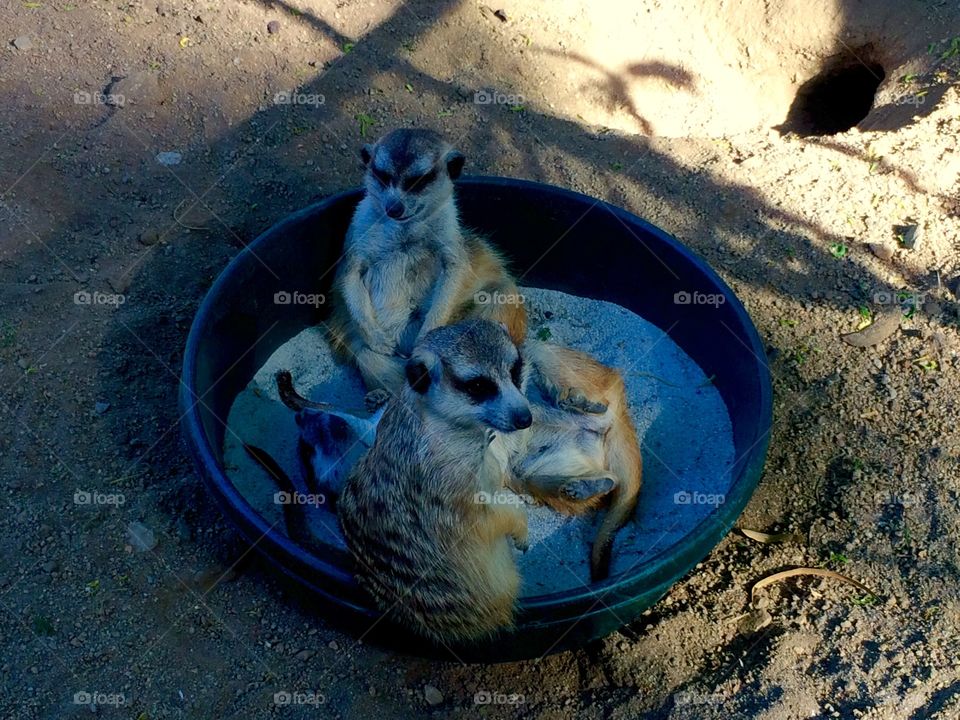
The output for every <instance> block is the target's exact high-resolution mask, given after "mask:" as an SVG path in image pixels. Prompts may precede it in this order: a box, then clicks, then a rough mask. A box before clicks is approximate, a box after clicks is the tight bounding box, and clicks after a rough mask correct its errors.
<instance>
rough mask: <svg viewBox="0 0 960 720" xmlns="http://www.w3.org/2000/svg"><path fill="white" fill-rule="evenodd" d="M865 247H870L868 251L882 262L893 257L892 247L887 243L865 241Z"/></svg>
mask: <svg viewBox="0 0 960 720" xmlns="http://www.w3.org/2000/svg"><path fill="white" fill-rule="evenodd" d="M867 247H868V248H870V252H872V253H873V254H874V255H876V256H877V257H878V258H880V259H881V260H883V261H884V262H887V261H889V260H890V258H892V257H893V253H894V248H893V247H892V246H891V245H888V244H887V243H867Z"/></svg>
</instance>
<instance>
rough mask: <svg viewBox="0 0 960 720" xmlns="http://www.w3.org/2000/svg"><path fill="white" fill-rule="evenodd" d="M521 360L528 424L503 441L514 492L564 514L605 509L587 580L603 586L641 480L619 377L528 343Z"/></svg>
mask: <svg viewBox="0 0 960 720" xmlns="http://www.w3.org/2000/svg"><path fill="white" fill-rule="evenodd" d="M521 354H522V356H523V358H524V361H525V362H524V370H523V381H522V388H523V393H524V395H525V396H526V397H527V399H528V401H529V402H530V407H531V409H532V411H533V424H532V425H531V427H530V429H529V430H525V431H524V432H522V433H515V434H513V435H510V436H508V437H506V438H505V444H506V446H507V452H508V455H509V461H510V466H511V470H512V475H513V477H514V478H516V480H515V482H516V485H514V486H513V487H514V489H515V490H516V491H517V492H524V493H529V494H530V495H532V496H533V497H534V498H535V499H536V500H538V501H539V502H542V503H544V504H546V505H549V506H550V507H552V508H553V509H554V510H557V511H559V512H562V513H566V514H569V515H578V514H581V513H584V512H587V511H589V510H595V509H597V508H599V507H600V506H601V505H603V504H607V506H608V507H607V513H606V515H605V516H604V518H603V520H602V522H601V523H600V528H599V529H598V530H597V535H596V537H595V538H594V541H593V547H592V550H591V553H590V577H591V578H592V579H593V580H594V581H597V580H602V579H604V578H606V577H607V576H608V575H609V574H610V559H611V550H612V549H613V541H614V539H615V538H616V534H617V531H618V530H620V528H622V527H623V526H624V525H625V524H626V523H627V522H628V521H629V520H630V518H631V517H632V516H633V513H634V511H635V509H636V506H637V497H638V495H639V493H640V485H641V481H642V478H641V476H642V467H643V466H642V459H641V456H640V443H639V441H638V440H637V432H636V429H635V428H634V426H633V421H632V420H631V419H630V412H629V408H628V407H627V399H626V388H625V387H624V384H623V377H622V376H621V375H620V373H619V372H617V371H616V370H615V369H613V368H611V367H608V366H606V365H603V364H602V363H600V362H598V361H597V360H595V359H593V358H592V357H590V356H589V355H587V354H586V353H582V352H579V351H577V350H571V349H569V348H564V347H559V346H557V345H551V344H549V343H545V342H540V341H536V340H529V341H527V342H526V343H525V344H524V345H523V347H522V349H521Z"/></svg>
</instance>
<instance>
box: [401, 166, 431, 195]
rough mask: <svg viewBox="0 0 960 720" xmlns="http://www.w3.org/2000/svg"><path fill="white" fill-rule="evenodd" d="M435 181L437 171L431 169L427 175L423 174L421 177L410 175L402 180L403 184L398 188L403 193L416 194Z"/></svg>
mask: <svg viewBox="0 0 960 720" xmlns="http://www.w3.org/2000/svg"><path fill="white" fill-rule="evenodd" d="M436 179H437V171H436V169H433V170H431V171H430V172H428V173H424V174H423V175H412V176H409V177H405V178H404V179H403V182H402V183H400V187H402V188H403V189H404V191H405V192H413V193H416V192H420V191H421V190H423V189H424V188H425V187H426V186H427V185H429V184H430V183H432V182H433V181H434V180H436Z"/></svg>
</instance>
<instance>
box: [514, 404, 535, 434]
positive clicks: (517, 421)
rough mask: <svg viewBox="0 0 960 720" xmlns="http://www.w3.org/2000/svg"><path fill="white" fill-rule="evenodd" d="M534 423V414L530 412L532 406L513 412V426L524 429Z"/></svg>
mask: <svg viewBox="0 0 960 720" xmlns="http://www.w3.org/2000/svg"><path fill="white" fill-rule="evenodd" d="M532 424H533V415H531V414H530V408H523V409H522V410H515V411H514V413H513V427H515V428H516V429H517V430H523V429H525V428H528V427H530V425H532Z"/></svg>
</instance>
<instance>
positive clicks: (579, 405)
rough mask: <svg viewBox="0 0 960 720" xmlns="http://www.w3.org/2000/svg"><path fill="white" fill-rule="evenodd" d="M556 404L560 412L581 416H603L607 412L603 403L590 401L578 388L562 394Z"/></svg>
mask: <svg viewBox="0 0 960 720" xmlns="http://www.w3.org/2000/svg"><path fill="white" fill-rule="evenodd" d="M557 404H558V405H559V406H560V409H562V410H566V411H568V412H576V413H581V414H583V415H603V413H605V412H606V411H607V406H606V405H605V404H604V403H602V402H596V401H594V400H590V399H589V398H588V397H587V396H586V395H584V394H583V392H582V391H581V390H580V389H579V388H570V389H569V390H568V391H567V392H565V393H563V394H562V395H561V397H560V401H559V402H558V403H557Z"/></svg>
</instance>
